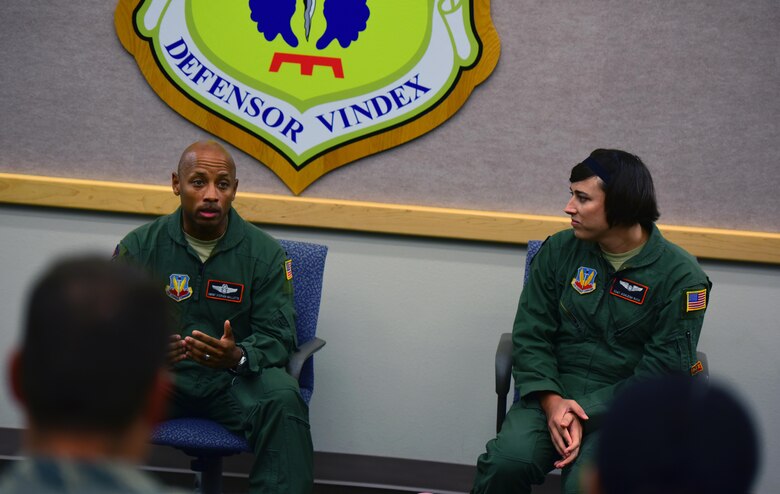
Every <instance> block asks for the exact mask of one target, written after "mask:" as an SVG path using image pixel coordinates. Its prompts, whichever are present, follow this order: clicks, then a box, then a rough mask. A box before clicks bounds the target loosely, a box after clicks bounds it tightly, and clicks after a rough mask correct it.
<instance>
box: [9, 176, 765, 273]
mask: <svg viewBox="0 0 780 494" xmlns="http://www.w3.org/2000/svg"><path fill="white" fill-rule="evenodd" d="M0 203H7V204H21V205H28V206H46V207H56V208H69V209H83V210H91V211H105V212H114V213H135V214H149V215H162V214H167V213H169V212H171V211H173V210H174V209H175V208H176V206H177V205H178V199H177V198H176V197H175V196H174V195H173V194H172V193H171V189H170V187H167V186H159V185H140V184H130V183H120V182H104V181H96V180H79V179H71V178H56V177H41V176H34V175H18V174H9V173H0ZM234 206H235V208H236V209H237V210H238V211H239V213H240V214H241V215H242V216H243V217H244V218H245V219H247V220H248V221H251V222H253V223H264V224H271V225H285V226H294V227H314V228H331V229H339V230H353V231H362V232H375V233H390V234H400V235H415V236H422V237H440V238H453V239H465V240H476V241H483V242H504V243H512V244H526V243H528V241H529V240H534V239H544V238H546V237H547V236H548V235H550V234H552V233H555V232H557V231H560V230H562V229H564V228H567V227H568V225H569V220H568V219H566V218H558V217H553V216H540V215H532V214H515V213H502V212H492V211H476V210H468V209H447V208H433V207H423V206H409V205H400V204H382V203H374V202H361V201H345V200H335V199H308V198H300V197H287V196H278V195H270V194H254V193H241V192H239V193H238V195H237V197H236V201H235V202H234ZM659 228H660V229H661V231H662V232H663V233H664V236H666V237H667V238H668V239H669V240H671V241H672V242H674V243H676V244H678V245H680V246H681V247H683V248H684V249H686V250H687V251H688V252H690V253H691V254H693V255H695V256H697V257H699V258H705V259H721V260H729V261H744V262H760V263H771V264H780V233H773V232H751V231H742V230H725V229H718V228H700V227H687V226H665V225H659Z"/></svg>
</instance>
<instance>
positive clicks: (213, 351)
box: [168, 321, 241, 369]
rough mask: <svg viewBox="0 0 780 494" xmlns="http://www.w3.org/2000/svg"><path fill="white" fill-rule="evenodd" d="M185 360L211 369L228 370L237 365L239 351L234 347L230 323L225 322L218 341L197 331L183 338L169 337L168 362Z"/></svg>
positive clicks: (177, 336) (239, 356) (234, 342)
mask: <svg viewBox="0 0 780 494" xmlns="http://www.w3.org/2000/svg"><path fill="white" fill-rule="evenodd" d="M185 359H192V360H194V361H195V362H197V363H199V364H201V365H204V366H206V367H211V368H212V369H230V368H233V367H235V366H236V365H238V362H239V360H241V349H240V348H238V346H236V340H235V338H234V337H233V328H232V327H231V326H230V321H225V325H224V332H223V334H222V337H221V338H220V339H216V338H214V337H212V336H209V335H207V334H205V333H203V332H201V331H197V330H195V331H193V332H192V335H190V336H187V337H185V338H182V337H181V336H180V335H178V334H175V335H171V338H170V341H169V345H168V362H169V363H170V364H171V365H173V364H175V363H176V362H181V361H182V360H185Z"/></svg>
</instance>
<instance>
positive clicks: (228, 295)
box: [206, 280, 244, 304]
mask: <svg viewBox="0 0 780 494" xmlns="http://www.w3.org/2000/svg"><path fill="white" fill-rule="evenodd" d="M243 297H244V285H242V284H241V283H232V282H230V281H221V280H209V282H208V284H207V285H206V298H213V299H214V300H222V301H224V302H233V303H236V304H238V303H240V302H241V300H242V299H243Z"/></svg>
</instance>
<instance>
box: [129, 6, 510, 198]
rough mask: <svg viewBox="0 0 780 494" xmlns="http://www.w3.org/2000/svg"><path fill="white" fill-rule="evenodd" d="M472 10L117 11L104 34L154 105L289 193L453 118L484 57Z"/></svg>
mask: <svg viewBox="0 0 780 494" xmlns="http://www.w3.org/2000/svg"><path fill="white" fill-rule="evenodd" d="M478 6H479V7H480V10H476V11H475V5H474V2H473V1H468V0H394V1H392V2H388V1H385V0H244V1H240V2H239V1H236V2H216V1H213V0H120V1H119V4H118V6H117V10H116V15H115V24H116V29H117V33H118V34H119V37H120V40H121V41H122V43H123V45H124V46H125V48H126V49H127V50H128V51H129V52H130V53H132V54H133V56H134V57H135V58H136V61H137V62H138V65H139V68H140V69H141V71H142V72H143V74H144V76H145V77H146V79H147V81H148V82H149V84H150V85H151V86H152V88H153V89H154V90H155V91H156V92H157V94H158V95H159V96H160V97H161V98H162V99H163V100H164V101H165V102H166V103H168V104H169V105H170V106H171V107H172V108H174V109H175V110H176V111H177V112H179V113H180V114H181V115H182V116H184V117H185V118H187V119H189V120H190V121H192V122H193V123H196V124H197V125H199V126H201V127H203V128H204V129H206V130H207V131H209V132H211V133H213V134H215V135H218V136H219V137H221V138H223V139H225V140H226V141H228V142H230V143H232V144H234V145H235V146H237V147H239V148H241V149H242V150H244V151H246V152H247V153H248V154H250V155H252V156H254V157H255V158H257V159H258V160H259V161H260V162H262V163H263V164H265V165H267V166H268V167H269V168H271V169H272V170H273V171H274V172H275V173H276V174H277V175H278V176H279V177H280V178H281V179H282V180H283V181H284V182H285V184H287V186H288V187H289V188H290V189H291V190H292V191H293V192H294V193H296V194H297V193H300V192H301V191H302V190H303V189H304V188H305V187H306V186H308V185H309V184H311V183H312V182H313V181H314V180H316V179H317V178H319V177H320V176H322V175H323V174H324V173H327V172H328V171H330V170H333V169H335V168H337V167H338V166H341V165H343V164H345V163H348V162H350V161H353V160H355V159H358V158H360V157H363V156H366V155H369V154H372V153H375V152H378V151H381V150H383V149H387V148H389V147H393V146H396V145H398V144H401V143H403V142H406V141H408V140H410V139H413V138H414V137H417V136H419V135H421V134H423V133H425V132H428V131H429V130H431V129H433V128H434V127H436V126H437V125H439V124H440V123H442V122H443V121H444V120H446V119H447V118H449V117H450V116H451V115H452V114H453V113H454V112H455V111H457V109H458V108H459V107H460V106H462V104H463V103H464V102H465V100H466V99H467V97H468V95H469V94H470V93H471V91H472V90H473V88H474V87H475V86H476V85H477V84H479V83H480V82H482V81H483V80H484V79H485V78H486V77H487V76H488V75H489V74H490V72H491V71H492V70H493V68H494V67H495V64H496V62H497V59H498V36H497V35H496V33H495V29H494V28H493V25H492V21H491V20H490V15H489V14H490V13H489V3H488V2H479V3H478ZM486 43H488V44H486ZM487 47H489V48H490V49H489V50H488V49H486V48H487ZM445 101H447V104H446V105H442V103H443V102H445ZM215 117H216V118H215ZM380 137H381V138H380Z"/></svg>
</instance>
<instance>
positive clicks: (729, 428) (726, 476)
mask: <svg viewBox="0 0 780 494" xmlns="http://www.w3.org/2000/svg"><path fill="white" fill-rule="evenodd" d="M598 441H599V443H598V447H597V451H596V467H597V470H598V477H599V480H600V484H601V487H602V491H601V492H603V493H604V494H691V493H705V492H706V493H708V494H717V493H724V494H726V493H728V494H747V493H748V492H749V491H750V487H751V485H752V483H753V481H754V479H755V477H756V473H757V471H758V467H759V459H760V458H759V457H760V455H759V446H758V438H757V434H756V430H755V427H754V425H753V421H752V419H751V417H750V415H749V413H748V411H747V410H746V408H745V407H744V405H742V404H741V403H740V402H739V401H738V400H737V398H736V396H735V395H734V394H732V393H731V392H730V391H729V390H728V389H727V388H724V387H722V386H719V385H717V384H707V383H706V382H703V381H699V380H698V379H692V378H691V377H686V376H670V377H665V378H657V379H653V380H650V381H646V382H643V383H640V384H638V385H635V386H633V387H630V388H629V389H627V390H626V391H624V392H623V393H622V394H620V395H618V396H617V397H616V399H615V401H614V403H613V405H612V407H611V409H610V411H609V412H608V414H607V417H606V420H605V422H604V426H603V427H602V429H601V433H600V437H599V439H598Z"/></svg>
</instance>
